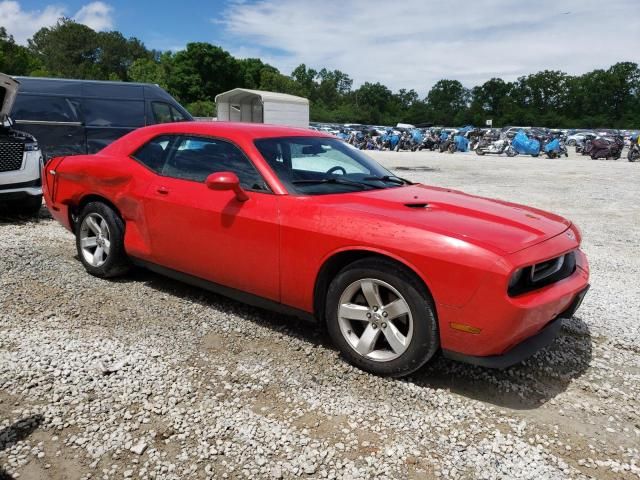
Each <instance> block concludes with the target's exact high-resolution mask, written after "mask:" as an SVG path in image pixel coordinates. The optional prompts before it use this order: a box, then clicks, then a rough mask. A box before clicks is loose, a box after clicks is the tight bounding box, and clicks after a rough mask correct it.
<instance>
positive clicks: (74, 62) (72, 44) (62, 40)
mask: <svg viewBox="0 0 640 480" xmlns="http://www.w3.org/2000/svg"><path fill="white" fill-rule="evenodd" d="M29 49H30V50H31V51H32V52H33V53H34V54H35V55H36V56H37V57H38V58H39V59H40V61H41V62H42V66H43V68H44V70H46V71H47V72H50V74H51V75H52V76H55V77H68V78H92V79H102V78H103V77H102V75H101V71H100V68H98V67H97V65H96V64H97V59H98V37H97V34H96V32H94V31H93V30H92V29H90V28H89V27H87V26H86V25H81V24H79V23H76V22H74V21H73V20H70V19H61V20H59V21H58V23H57V24H56V25H54V26H53V27H45V28H41V29H40V30H38V31H37V32H36V33H35V34H34V35H33V38H31V39H30V40H29Z"/></svg>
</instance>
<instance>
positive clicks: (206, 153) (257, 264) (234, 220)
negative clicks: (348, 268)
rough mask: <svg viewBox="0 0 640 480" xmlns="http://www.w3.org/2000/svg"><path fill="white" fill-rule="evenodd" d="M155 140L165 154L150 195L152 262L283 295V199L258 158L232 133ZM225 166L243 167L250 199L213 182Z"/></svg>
mask: <svg viewBox="0 0 640 480" xmlns="http://www.w3.org/2000/svg"><path fill="white" fill-rule="evenodd" d="M153 142H156V143H162V146H163V147H164V148H163V152H164V158H163V161H162V163H163V166H162V170H161V175H159V176H157V177H155V180H154V181H153V182H152V184H151V185H150V186H149V189H148V190H147V193H146V195H145V198H144V204H145V205H144V210H145V217H146V224H147V229H148V234H149V238H150V243H151V250H152V255H151V257H152V261H153V262H154V263H157V264H160V265H162V266H165V267H168V268H170V269H172V270H176V271H179V272H183V273H187V274H190V275H194V276H196V277H200V278H203V279H205V280H208V281H211V282H214V283H217V284H220V285H224V286H226V287H230V288H234V289H238V290H242V291H244V292H248V293H251V294H255V295H259V296H261V297H265V298H268V299H271V300H274V301H279V300H280V291H279V244H278V242H279V228H280V227H279V221H278V202H277V200H278V199H277V196H276V195H273V194H272V193H271V192H270V191H269V190H268V188H267V186H266V184H265V182H264V181H263V179H262V178H261V176H260V174H259V173H258V172H257V171H256V169H255V167H254V166H253V164H252V163H251V162H250V161H249V159H248V158H247V157H246V156H245V155H244V153H243V152H242V151H241V150H240V149H239V148H238V147H237V146H235V145H233V144H231V143H229V142H227V141H224V140H219V139H212V138H204V137H192V136H181V135H175V136H174V135H170V136H167V135H164V136H162V137H158V138H157V139H153V140H152V141H151V142H150V143H149V144H148V146H145V147H143V148H152V147H151V146H150V145H151V144H153ZM166 142H168V143H166ZM154 148H155V147H154ZM155 149H156V150H158V149H157V148H155ZM158 151H159V150H158ZM143 153H144V152H140V153H139V154H138V156H140V155H142V154H143ZM134 156H136V155H134ZM220 171H231V172H233V173H235V174H236V175H237V176H238V178H239V179H240V182H241V185H242V186H243V188H245V190H246V191H247V194H248V196H249V200H247V201H244V202H241V201H239V200H238V199H236V197H235V194H234V193H233V192H230V191H213V190H211V189H209V188H207V186H206V185H205V179H206V177H207V176H208V175H209V174H211V173H213V172H220Z"/></svg>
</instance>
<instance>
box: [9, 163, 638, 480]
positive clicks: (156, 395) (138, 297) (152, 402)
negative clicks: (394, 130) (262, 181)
mask: <svg viewBox="0 0 640 480" xmlns="http://www.w3.org/2000/svg"><path fill="white" fill-rule="evenodd" d="M372 156H374V157H375V158H377V159H378V160H379V161H381V162H382V163H385V164H386V165H388V166H391V167H393V168H396V173H397V174H398V175H400V176H404V177H408V178H410V179H412V180H418V181H423V182H425V183H430V184H435V185H440V186H447V187H453V188H457V189H461V190H465V191H467V192H470V193H475V194H479V195H486V196H492V197H499V198H503V199H508V200H513V201H518V202H522V203H527V204H531V205H534V206H536V207H540V208H544V209H548V210H553V211H555V212H558V213H560V214H563V215H565V216H567V217H569V218H571V219H572V220H574V221H575V222H576V223H577V224H578V225H579V226H580V227H581V229H582V231H583V234H584V249H585V251H586V252H587V255H588V256H589V259H590V262H591V267H592V289H591V291H590V293H589V295H588V296H587V298H586V299H585V302H584V304H583V306H582V308H581V309H580V310H579V312H578V313H577V315H576V317H574V318H573V319H572V320H570V321H567V322H565V325H564V327H563V330H562V334H561V336H560V338H558V340H557V341H556V342H555V343H554V344H553V345H552V346H551V347H550V348H548V349H547V350H545V351H542V352H540V353H539V354H537V355H536V356H535V357H533V358H532V359H530V360H529V361H527V362H525V363H524V364H523V365H520V366H516V367H513V368H510V369H508V370H504V371H493V370H487V369H482V368H477V367H471V366H468V365H463V364H457V363H455V362H451V361H447V360H444V359H437V360H436V361H434V362H433V363H431V364H430V365H428V366H427V367H426V368H425V369H423V370H422V371H420V372H419V373H417V374H415V375H413V376H412V377H411V378H409V379H406V380H389V379H383V378H378V377H374V376H371V375H368V374H365V373H362V372H360V371H358V370H356V369H354V368H352V367H350V366H349V365H347V364H346V363H344V362H343V361H341V360H340V358H339V355H338V353H337V352H336V351H335V350H334V349H333V348H332V347H331V346H330V345H329V342H328V340H327V339H326V337H325V336H324V334H323V333H322V332H321V331H319V330H318V329H316V328H314V327H313V326H310V325H307V324H304V323H302V324H301V323H300V322H298V321H297V320H295V319H291V318H287V317H282V316H280V315H277V314H274V313H270V312H265V311H262V310H258V309H254V308H250V307H247V306H244V305H242V304H239V303H235V302H232V301H230V300H227V299H225V298H223V297H219V296H216V295H213V294H210V293H207V292H204V291H201V290H198V289H195V288H192V287H188V286H185V285H182V284H180V283H178V282H174V281H172V280H168V279H165V278H162V277H160V276H157V275H155V274H152V273H149V272H145V271H136V272H134V273H133V274H131V275H130V276H129V277H127V278H125V279H123V280H119V281H104V280H99V279H96V278H93V277H91V276H89V275H88V274H87V273H86V272H85V271H84V269H83V268H82V265H81V264H80V262H79V261H78V260H77V259H76V258H75V249H74V243H73V237H72V236H71V234H69V233H68V232H66V231H65V230H64V229H63V228H62V227H61V226H59V225H57V224H56V223H55V222H53V221H52V220H51V219H49V218H46V217H45V218H43V219H41V220H40V221H23V220H16V219H4V220H3V221H1V222H0V478H3V477H2V475H3V474H4V475H6V476H13V477H15V478H65V479H74V478H105V479H108V478H162V479H173V478H175V479H183V478H297V477H302V478H344V479H351V478H402V479H405V478H415V479H418V478H434V477H440V478H469V479H476V478H499V479H502V478H530V479H546V478H598V479H599V478H605V479H619V478H640V453H639V450H638V449H639V445H640V414H639V413H638V412H639V411H640V409H639V407H640V401H639V400H638V398H639V397H640V347H639V346H638V345H639V341H640V338H639V334H640V315H639V314H638V312H639V307H640V258H639V257H640V256H639V255H638V252H640V248H639V247H640V231H639V229H640V204H639V203H638V198H639V196H640V165H638V164H630V163H628V162H624V161H618V162H611V161H610V162H606V161H591V160H587V159H585V158H584V157H572V158H570V159H562V160H545V159H532V158H522V157H517V158H514V159H508V158H506V157H505V158H498V157H495V158H491V157H482V158H481V157H478V156H476V155H474V154H454V155H449V154H439V153H428V152H419V153H413V154H412V153H402V152H401V153H389V152H383V153H374V154H373V155H372Z"/></svg>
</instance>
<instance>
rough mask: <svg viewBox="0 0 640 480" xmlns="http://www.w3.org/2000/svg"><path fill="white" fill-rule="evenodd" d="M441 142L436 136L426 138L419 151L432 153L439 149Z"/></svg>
mask: <svg viewBox="0 0 640 480" xmlns="http://www.w3.org/2000/svg"><path fill="white" fill-rule="evenodd" d="M439 144H440V140H439V139H438V137H436V136H434V135H428V136H425V137H424V139H423V140H422V144H420V146H419V147H418V150H431V151H432V152H433V151H434V150H435V149H436V148H438V146H439Z"/></svg>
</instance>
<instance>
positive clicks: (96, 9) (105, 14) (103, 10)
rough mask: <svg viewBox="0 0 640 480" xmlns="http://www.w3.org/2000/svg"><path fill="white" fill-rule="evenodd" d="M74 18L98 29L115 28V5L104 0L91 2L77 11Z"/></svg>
mask: <svg viewBox="0 0 640 480" xmlns="http://www.w3.org/2000/svg"><path fill="white" fill-rule="evenodd" d="M73 19H74V20H75V21H76V22H78V23H83V24H85V25H86V26H87V27H90V28H93V29H94V30H96V31H100V30H109V29H111V28H113V7H111V6H110V5H107V4H106V3H104V2H91V3H89V4H87V5H85V6H84V7H82V8H81V9H80V10H78V13H76V14H75V15H74V17H73Z"/></svg>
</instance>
